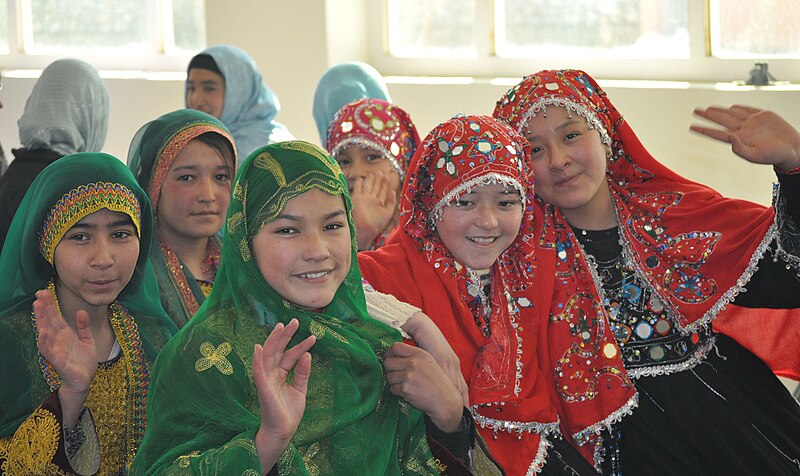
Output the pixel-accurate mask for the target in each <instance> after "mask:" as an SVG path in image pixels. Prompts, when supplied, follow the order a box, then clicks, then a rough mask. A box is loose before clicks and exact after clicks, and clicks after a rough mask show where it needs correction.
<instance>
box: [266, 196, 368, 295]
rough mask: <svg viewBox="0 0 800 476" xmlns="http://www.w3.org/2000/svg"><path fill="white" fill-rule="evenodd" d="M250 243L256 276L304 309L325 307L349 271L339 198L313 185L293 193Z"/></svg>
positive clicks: (347, 237)
mask: <svg viewBox="0 0 800 476" xmlns="http://www.w3.org/2000/svg"><path fill="white" fill-rule="evenodd" d="M250 246H251V248H252V252H253V257H254V258H255V262H256V264H257V265H258V269H259V270H260V271H261V275H262V276H263V277H264V280H266V281H267V284H269V285H270V286H271V287H272V288H273V289H274V290H275V291H277V292H278V294H280V295H281V296H282V297H283V298H284V299H286V300H288V301H289V302H291V303H293V304H295V305H296V306H297V307H300V308H303V309H309V310H315V311H316V310H320V309H322V308H324V307H325V306H327V305H328V304H330V303H331V301H332V300H333V296H334V295H335V294H336V290H337V289H339V286H340V285H341V284H342V283H343V282H344V279H345V278H346V277H347V273H348V272H349V271H350V261H351V246H352V245H351V242H350V229H349V228H348V225H347V212H346V211H345V208H344V201H343V200H342V197H340V196H338V195H331V194H329V193H326V192H323V191H322V190H319V189H316V188H314V189H311V190H309V191H308V192H305V193H303V194H301V195H298V196H296V197H294V198H292V199H291V200H289V201H288V202H286V205H285V206H284V207H283V210H282V211H281V213H280V214H279V215H278V217H277V218H276V219H275V220H273V221H271V222H269V223H266V224H265V225H264V226H262V227H261V230H259V231H258V233H257V234H256V235H255V236H254V237H253V240H252V243H251V245H250Z"/></svg>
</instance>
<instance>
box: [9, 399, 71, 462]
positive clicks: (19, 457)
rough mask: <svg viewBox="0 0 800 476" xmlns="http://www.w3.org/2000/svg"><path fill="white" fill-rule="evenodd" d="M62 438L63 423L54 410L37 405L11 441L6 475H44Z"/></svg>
mask: <svg viewBox="0 0 800 476" xmlns="http://www.w3.org/2000/svg"><path fill="white" fill-rule="evenodd" d="M60 439H61V424H60V423H59V422H58V420H56V417H55V415H53V414H52V413H51V412H49V411H47V410H45V409H42V408H37V409H36V410H35V411H34V412H33V413H32V414H31V416H29V417H28V418H27V419H26V420H25V421H24V422H22V425H20V426H19V428H17V431H16V432H14V436H13V437H12V438H11V441H10V442H8V449H7V451H8V456H9V459H8V461H7V462H6V468H5V469H6V472H5V474H31V473H34V474H44V473H45V470H49V469H50V468H51V462H52V461H53V456H55V454H56V450H57V449H58V442H59V440H60Z"/></svg>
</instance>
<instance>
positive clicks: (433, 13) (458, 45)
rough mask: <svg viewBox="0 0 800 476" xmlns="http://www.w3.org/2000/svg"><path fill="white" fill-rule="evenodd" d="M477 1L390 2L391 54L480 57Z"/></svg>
mask: <svg viewBox="0 0 800 476" xmlns="http://www.w3.org/2000/svg"><path fill="white" fill-rule="evenodd" d="M476 2H477V0H389V2H388V5H389V54H391V55H393V56H400V57H426V56H427V57H452V56H461V57H464V56H474V55H476V54H477V47H476V43H475V42H476V37H477V34H476V31H475V11H476Z"/></svg>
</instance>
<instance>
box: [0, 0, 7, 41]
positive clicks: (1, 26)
mask: <svg viewBox="0 0 800 476" xmlns="http://www.w3.org/2000/svg"><path fill="white" fill-rule="evenodd" d="M0 53H8V2H7V1H6V0H0Z"/></svg>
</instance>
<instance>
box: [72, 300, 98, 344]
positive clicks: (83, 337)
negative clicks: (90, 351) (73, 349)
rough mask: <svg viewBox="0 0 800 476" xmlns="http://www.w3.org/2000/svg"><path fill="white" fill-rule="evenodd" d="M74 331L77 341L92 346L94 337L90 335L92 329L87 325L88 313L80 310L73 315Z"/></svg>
mask: <svg viewBox="0 0 800 476" xmlns="http://www.w3.org/2000/svg"><path fill="white" fill-rule="evenodd" d="M75 330H76V332H77V334H78V340H80V341H81V342H83V343H87V344H92V345H94V336H93V335H92V328H91V326H90V325H89V313H88V312H86V311H84V310H83V309H81V310H80V311H78V313H77V314H76V315H75Z"/></svg>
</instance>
